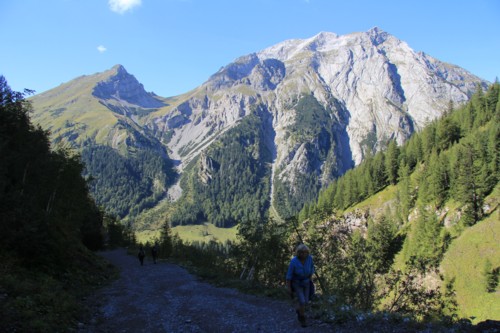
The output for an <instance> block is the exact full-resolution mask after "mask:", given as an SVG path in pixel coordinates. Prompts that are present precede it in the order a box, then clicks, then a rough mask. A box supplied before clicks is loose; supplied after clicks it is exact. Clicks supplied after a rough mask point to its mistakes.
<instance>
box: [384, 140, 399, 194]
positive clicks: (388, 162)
mask: <svg viewBox="0 0 500 333" xmlns="http://www.w3.org/2000/svg"><path fill="white" fill-rule="evenodd" d="M398 168H399V148H398V145H397V143H396V140H392V141H391V142H390V143H389V146H388V147H387V151H386V154H385V173H386V175H387V180H388V182H389V184H392V185H395V184H396V183H397V181H398Z"/></svg>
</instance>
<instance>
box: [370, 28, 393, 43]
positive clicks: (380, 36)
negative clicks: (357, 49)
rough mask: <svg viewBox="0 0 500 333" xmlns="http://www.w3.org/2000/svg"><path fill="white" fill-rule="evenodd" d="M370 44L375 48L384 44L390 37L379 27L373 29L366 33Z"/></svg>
mask: <svg viewBox="0 0 500 333" xmlns="http://www.w3.org/2000/svg"><path fill="white" fill-rule="evenodd" d="M366 34H367V35H368V36H369V37H370V39H371V41H372V43H373V44H374V45H375V46H377V45H380V44H382V43H384V42H385V41H386V40H387V39H388V38H389V37H390V36H391V35H390V34H389V33H387V32H385V31H384V30H382V29H380V28H379V27H373V28H371V29H370V30H368V31H367V32H366Z"/></svg>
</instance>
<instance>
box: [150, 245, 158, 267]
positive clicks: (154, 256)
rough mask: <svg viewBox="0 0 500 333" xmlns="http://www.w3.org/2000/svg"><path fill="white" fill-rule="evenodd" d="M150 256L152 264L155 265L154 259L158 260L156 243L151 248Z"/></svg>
mask: <svg viewBox="0 0 500 333" xmlns="http://www.w3.org/2000/svg"><path fill="white" fill-rule="evenodd" d="M151 256H152V257H153V262H154V263H155V264H156V258H158V243H155V245H154V246H153V247H152V248H151Z"/></svg>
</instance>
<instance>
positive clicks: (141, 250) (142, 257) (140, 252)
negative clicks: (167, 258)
mask: <svg viewBox="0 0 500 333" xmlns="http://www.w3.org/2000/svg"><path fill="white" fill-rule="evenodd" d="M145 256H146V253H145V252H144V248H143V247H142V246H141V247H140V248H139V253H138V254H137V257H138V258H139V261H140V262H141V266H144V257H145Z"/></svg>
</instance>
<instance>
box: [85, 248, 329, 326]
mask: <svg viewBox="0 0 500 333" xmlns="http://www.w3.org/2000/svg"><path fill="white" fill-rule="evenodd" d="M101 255H102V256H103V257H105V258H106V259H108V260H109V261H110V262H111V263H112V264H114V265H116V266H117V267H118V268H119V269H120V271H121V273H120V278H119V279H118V280H116V281H114V283H113V284H111V285H110V286H107V287H105V288H103V289H101V290H100V291H98V292H97V294H96V295H94V296H93V297H92V301H93V302H94V306H95V308H96V313H95V314H94V316H93V318H92V320H91V323H89V324H86V325H82V326H81V327H80V330H79V332H81V333H84V332H207V333H210V332H217V333H225V332H245V333H247V332H273V333H275V332H306V331H308V332H331V331H332V328H331V327H329V326H328V325H326V324H323V323H321V322H318V321H313V320H310V321H309V326H308V327H307V328H302V327H300V325H299V323H298V321H297V317H296V315H295V311H294V309H293V308H292V305H291V303H289V302H282V301H277V300H273V299H270V298H265V297H257V296H252V295H246V294H243V293H240V292H238V291H236V290H233V289H228V288H218V287H215V286H212V285H210V284H208V283H205V282H202V281H199V280H198V279H197V278H196V277H195V276H193V275H191V274H189V273H188V272H187V271H186V270H185V269H183V268H181V267H179V266H176V265H173V264H169V263H164V262H160V263H158V264H156V265H155V264H153V263H152V261H151V260H147V259H148V258H146V260H145V263H144V266H140V264H139V260H138V259H137V258H136V257H134V256H130V255H127V254H126V252H125V250H123V249H118V250H113V251H107V252H103V253H102V254H101Z"/></svg>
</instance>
